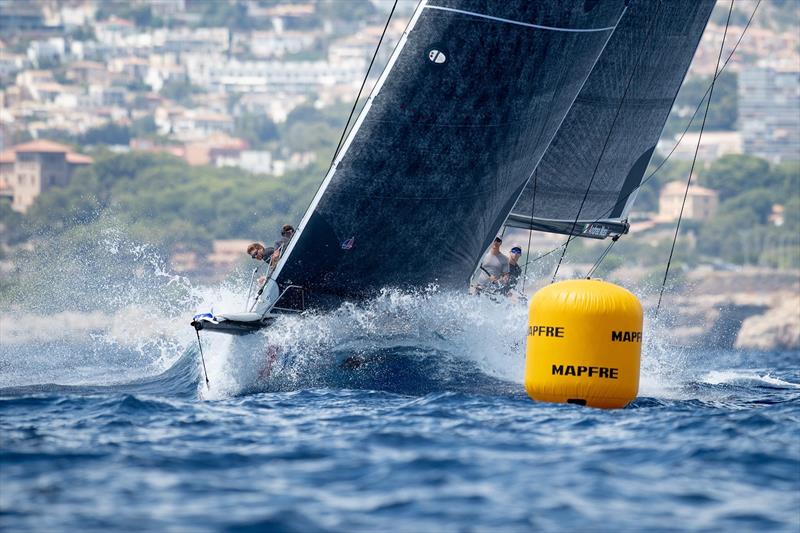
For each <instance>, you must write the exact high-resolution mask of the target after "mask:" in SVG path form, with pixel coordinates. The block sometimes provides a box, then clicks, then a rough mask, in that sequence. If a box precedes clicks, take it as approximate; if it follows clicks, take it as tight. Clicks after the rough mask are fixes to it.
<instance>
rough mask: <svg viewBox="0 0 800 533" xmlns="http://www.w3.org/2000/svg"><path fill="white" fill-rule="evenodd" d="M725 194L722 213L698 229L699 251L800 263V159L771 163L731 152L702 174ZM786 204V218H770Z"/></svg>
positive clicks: (743, 260)
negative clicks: (779, 220) (778, 221)
mask: <svg viewBox="0 0 800 533" xmlns="http://www.w3.org/2000/svg"><path fill="white" fill-rule="evenodd" d="M701 183H702V184H703V185H705V186H707V187H710V188H713V189H716V190H718V191H719V193H720V206H719V210H718V212H717V215H716V216H715V217H714V218H713V219H712V220H710V221H708V222H707V223H706V224H703V226H702V228H701V229H700V231H699V233H698V250H699V251H702V254H703V255H707V256H710V257H719V258H722V259H723V260H725V261H728V262H731V263H735V264H759V265H768V266H774V267H782V268H784V267H800V254H799V253H798V251H800V163H799V162H797V161H791V162H785V163H782V164H779V165H773V166H770V165H769V164H768V163H767V162H766V161H764V160H762V159H758V158H756V157H752V156H745V155H729V156H725V157H722V158H720V159H718V160H716V161H715V162H714V163H712V164H711V165H710V166H709V167H708V169H706V170H705V171H703V173H702V174H701ZM773 205H782V206H783V208H784V221H783V224H782V225H780V226H776V225H775V224H774V222H773V221H771V220H769V217H770V215H771V214H772V207H773Z"/></svg>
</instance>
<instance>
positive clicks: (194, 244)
mask: <svg viewBox="0 0 800 533" xmlns="http://www.w3.org/2000/svg"><path fill="white" fill-rule="evenodd" d="M93 156H94V158H95V163H94V164H93V165H92V166H90V167H88V168H85V169H81V170H79V171H78V172H76V174H75V176H74V177H73V179H72V182H71V183H70V185H69V186H68V187H65V188H60V189H51V190H49V191H47V192H45V193H43V194H42V195H40V196H39V197H38V198H37V200H36V202H35V204H34V205H33V206H32V207H31V208H30V209H29V210H28V212H27V213H26V214H25V215H24V216H20V215H19V214H18V213H14V212H12V211H10V209H7V208H5V207H4V208H3V209H0V224H2V225H3V226H8V227H10V228H11V229H12V230H11V231H10V232H8V239H9V241H10V242H20V241H22V240H25V239H27V238H30V237H32V236H33V237H37V238H38V237H41V236H47V237H48V238H55V239H56V240H58V239H59V238H60V237H65V236H68V235H70V234H74V232H75V230H76V229H77V228H81V227H87V226H91V225H93V224H100V225H102V224H104V223H106V222H107V221H108V219H109V217H110V218H113V220H114V222H115V223H117V224H120V225H122V226H123V227H125V228H127V230H128V232H129V235H130V237H131V238H133V239H138V240H141V241H143V242H148V243H150V244H152V245H153V246H154V247H155V248H156V249H158V250H159V251H161V252H162V253H163V254H164V255H165V256H166V255H168V254H169V253H171V251H172V250H173V249H174V248H175V246H176V245H177V244H178V243H180V244H181V247H182V248H184V249H189V250H195V251H197V252H201V253H207V252H209V251H210V249H211V241H212V240H214V239H226V238H254V239H257V238H261V239H267V240H269V239H270V238H272V237H273V236H274V235H275V233H276V231H277V230H276V228H278V227H280V225H281V224H283V223H285V222H287V221H292V222H296V221H297V219H298V218H299V217H300V216H301V215H302V213H303V211H304V210H305V208H306V206H307V204H308V202H309V201H310V197H311V194H313V191H314V190H315V188H316V185H317V182H318V181H319V179H320V178H319V176H316V175H307V174H290V175H287V176H283V177H282V178H280V180H278V179H276V178H272V177H267V176H263V175H254V174H249V173H246V172H242V171H240V170H239V169H216V168H212V167H191V166H189V165H188V164H186V163H185V162H184V161H183V160H181V159H178V158H175V157H173V156H169V155H163V154H145V153H135V152H134V153H128V154H121V155H120V154H112V153H111V152H108V151H100V152H97V153H94V154H93Z"/></svg>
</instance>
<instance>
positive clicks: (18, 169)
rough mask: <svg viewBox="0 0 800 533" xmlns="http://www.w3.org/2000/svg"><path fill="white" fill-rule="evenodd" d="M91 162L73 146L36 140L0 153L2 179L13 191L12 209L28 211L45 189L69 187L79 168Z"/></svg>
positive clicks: (0, 177) (0, 175) (90, 159)
mask: <svg viewBox="0 0 800 533" xmlns="http://www.w3.org/2000/svg"><path fill="white" fill-rule="evenodd" d="M91 163H92V158H91V157H88V156H85V155H81V154H77V153H75V152H73V151H72V149H71V148H70V147H69V146H65V145H63V144H59V143H55V142H52V141H46V140H36V141H31V142H28V143H24V144H18V145H16V146H13V147H11V149H10V150H7V151H5V152H2V153H0V181H3V182H5V183H6V184H7V185H8V186H10V188H11V190H12V191H13V200H12V202H11V208H12V209H14V210H15V211H19V212H23V213H24V212H25V211H27V209H28V208H29V207H30V206H31V205H32V204H33V201H34V200H35V199H36V197H37V196H39V195H40V194H41V193H42V192H44V191H46V190H48V189H50V188H53V187H66V186H67V185H69V182H70V179H71V178H72V174H73V172H74V171H75V169H77V168H80V167H82V166H85V165H89V164H91Z"/></svg>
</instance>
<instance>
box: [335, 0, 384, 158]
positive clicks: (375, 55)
mask: <svg viewBox="0 0 800 533" xmlns="http://www.w3.org/2000/svg"><path fill="white" fill-rule="evenodd" d="M396 7H397V0H394V4H392V10H391V11H390V12H389V17H388V18H387V19H386V24H385V25H384V26H383V32H381V38H380V39H378V46H376V47H375V52H373V54H372V59H371V60H370V62H369V66H368V67H367V73H366V74H364V79H363V80H362V81H361V87H360V88H359V89H358V95H356V100H355V102H353V107H352V108H351V109H350V115H349V116H348V117H347V122H346V123H345V125H344V129H343V130H342V135H341V137H339V142H338V143H337V144H336V150H334V152H333V157H332V158H331V164H330V166H329V167H328V172H330V169H331V167H333V163H334V162H335V161H336V158H337V157H338V155H339V150H340V149H341V147H342V143H343V142H344V138H345V135H346V134H347V128H348V127H349V126H350V121H351V120H352V119H353V114H354V113H355V112H356V107H358V100H359V99H360V98H361V93H362V92H363V91H364V86H365V85H366V84H367V78H369V73H370V71H371V70H372V65H373V64H374V63H375V58H376V57H378V51H379V50H380V49H381V43H383V37H384V36H385V35H386V30H388V29H389V23H390V22H391V21H392V15H394V10H395V8H396ZM326 174H327V172H326Z"/></svg>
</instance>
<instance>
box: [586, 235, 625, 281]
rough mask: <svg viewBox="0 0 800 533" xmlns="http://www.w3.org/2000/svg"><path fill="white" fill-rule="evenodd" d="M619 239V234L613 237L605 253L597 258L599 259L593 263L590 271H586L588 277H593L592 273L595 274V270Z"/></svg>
mask: <svg viewBox="0 0 800 533" xmlns="http://www.w3.org/2000/svg"><path fill="white" fill-rule="evenodd" d="M618 240H619V235H616V236H615V237H612V238H611V242H610V243H609V245H608V246H606V249H605V250H603V253H602V254H600V257H599V258H598V259H597V261H595V262H594V265H592V268H590V269H589V272H587V273H586V279H592V274H594V271H595V270H597V267H599V266H600V263H602V262H603V260H604V259H605V258H606V256H607V255H608V252H610V251H611V248H613V247H614V245H615V244H616V243H617V241H618Z"/></svg>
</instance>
